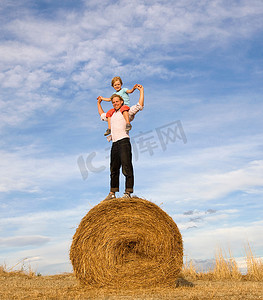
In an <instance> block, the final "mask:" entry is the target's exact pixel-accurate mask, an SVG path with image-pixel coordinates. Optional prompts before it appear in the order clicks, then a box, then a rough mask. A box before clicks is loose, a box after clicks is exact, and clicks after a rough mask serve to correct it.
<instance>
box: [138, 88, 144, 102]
mask: <svg viewBox="0 0 263 300" xmlns="http://www.w3.org/2000/svg"><path fill="white" fill-rule="evenodd" d="M137 89H138V90H139V91H140V98H139V104H140V105H141V107H143V106H144V88H143V86H142V85H140V84H138V85H137Z"/></svg>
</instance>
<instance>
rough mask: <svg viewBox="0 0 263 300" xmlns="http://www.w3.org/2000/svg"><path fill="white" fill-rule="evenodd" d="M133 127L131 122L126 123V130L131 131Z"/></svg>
mask: <svg viewBox="0 0 263 300" xmlns="http://www.w3.org/2000/svg"><path fill="white" fill-rule="evenodd" d="M131 129H132V126H131V124H129V123H126V131H130V130H131Z"/></svg>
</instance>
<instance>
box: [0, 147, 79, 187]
mask: <svg viewBox="0 0 263 300" xmlns="http://www.w3.org/2000/svg"><path fill="white" fill-rule="evenodd" d="M29 150H30V149H29ZM0 166H1V167H0V174H1V178H3V179H2V180H1V183H0V191H1V192H9V191H24V192H29V193H30V192H37V191H40V190H41V189H42V188H44V187H45V186H47V185H54V184H55V183H59V182H60V183H61V182H64V181H67V180H69V179H74V178H79V176H80V175H79V170H78V169H77V163H76V157H75V156H63V157H61V156H57V157H56V156H55V157H49V158H36V157H35V156H34V155H33V153H31V154H30V152H28V153H19V152H17V153H7V152H4V151H1V158H0Z"/></svg>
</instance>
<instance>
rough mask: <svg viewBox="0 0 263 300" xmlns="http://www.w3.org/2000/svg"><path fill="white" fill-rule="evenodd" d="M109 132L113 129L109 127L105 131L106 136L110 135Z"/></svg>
mask: <svg viewBox="0 0 263 300" xmlns="http://www.w3.org/2000/svg"><path fill="white" fill-rule="evenodd" d="M109 134H111V130H110V129H109V128H108V129H107V130H106V132H105V133H104V135H105V136H106V135H109Z"/></svg>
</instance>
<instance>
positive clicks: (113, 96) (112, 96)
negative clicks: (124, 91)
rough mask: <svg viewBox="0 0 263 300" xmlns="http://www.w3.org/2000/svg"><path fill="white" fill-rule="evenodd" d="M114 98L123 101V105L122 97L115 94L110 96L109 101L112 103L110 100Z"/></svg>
mask: <svg viewBox="0 0 263 300" xmlns="http://www.w3.org/2000/svg"><path fill="white" fill-rule="evenodd" d="M115 97H117V98H119V99H120V100H121V101H123V103H124V100H123V98H122V96H120V95H117V94H113V95H111V97H110V100H111V101H112V99H113V98H115Z"/></svg>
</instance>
